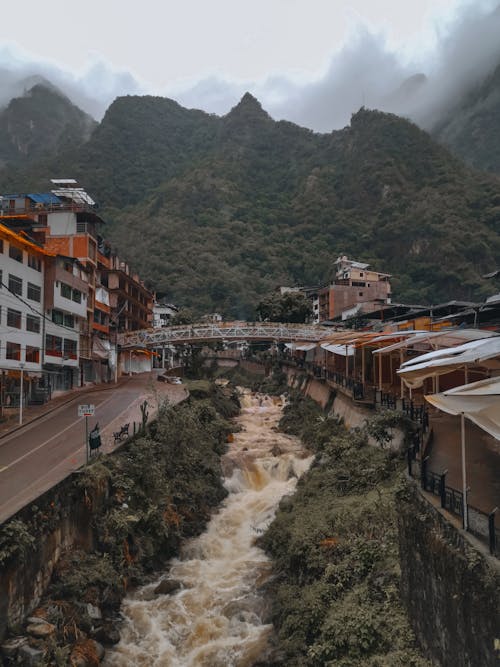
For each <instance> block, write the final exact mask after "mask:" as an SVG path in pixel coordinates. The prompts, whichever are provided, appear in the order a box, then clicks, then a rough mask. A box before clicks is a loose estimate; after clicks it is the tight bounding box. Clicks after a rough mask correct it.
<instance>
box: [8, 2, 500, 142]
mask: <svg viewBox="0 0 500 667" xmlns="http://www.w3.org/2000/svg"><path fill="white" fill-rule="evenodd" d="M4 4H5V6H3V7H2V25H3V27H4V29H3V30H2V39H1V40H0V81H1V83H2V84H3V85H2V86H0V104H5V103H6V102H7V101H8V99H9V98H10V97H12V95H15V94H19V93H20V92H21V91H22V89H23V87H24V88H25V87H26V85H27V84H26V81H25V79H26V78H27V77H31V76H33V75H39V76H44V77H47V78H49V79H50V80H51V81H53V82H54V83H55V84H56V85H58V86H59V87H60V88H62V89H63V90H64V91H65V92H66V93H67V94H68V95H69V96H70V97H71V98H72V99H73V100H74V101H75V102H77V103H78V104H79V105H80V106H82V107H83V108H85V109H86V110H87V111H89V112H90V113H92V114H93V115H94V116H95V117H97V118H99V117H101V116H102V114H103V112H104V111H105V109H106V107H107V106H108V105H109V103H110V102H111V101H112V100H113V99H114V97H116V95H119V94H134V93H152V94H157V95H167V96H169V97H173V98H174V99H177V100H178V101H179V102H180V103H182V104H184V105H186V106H190V107H197V108H203V109H205V110H207V111H210V112H215V113H226V112H227V111H228V110H229V109H230V108H231V107H232V106H234V104H235V103H236V102H237V101H238V99H239V98H240V97H241V95H242V94H243V93H244V92H245V91H246V90H249V91H250V92H252V93H253V94H255V95H256V96H257V97H258V98H259V99H260V100H261V102H262V104H263V106H264V107H265V108H266V109H267V110H268V111H269V112H270V113H271V115H273V116H274V117H275V118H287V119H290V120H293V121H295V122H298V123H300V124H302V125H305V126H307V127H312V128H313V129H317V130H321V131H328V130H331V129H334V128H337V127H342V126H343V125H345V124H346V123H347V122H348V120H349V117H350V114H351V113H352V112H353V111H355V110H356V109H357V108H359V107H360V106H361V105H362V104H365V105H366V106H368V107H377V108H383V109H386V110H391V111H395V112H398V113H402V114H405V115H410V116H411V117H414V118H416V119H417V120H419V121H420V122H422V124H425V123H427V124H429V123H430V122H431V121H430V120H429V119H431V118H432V116H433V114H434V113H435V111H436V109H438V108H439V107H440V106H442V105H443V104H445V103H448V102H449V100H450V99H454V98H456V97H457V96H458V95H459V94H460V92H461V91H462V90H463V88H464V86H466V85H469V84H470V82H472V81H475V80H477V79H478V77H480V76H483V75H484V74H485V73H486V72H488V70H490V69H491V68H492V67H493V66H494V65H495V64H498V63H499V62H500V39H499V35H500V10H499V6H500V0H350V1H349V2H347V1H345V0H178V1H174V0H85V2H84V3H80V4H78V5H75V4H71V3H68V2H67V1H66V2H62V1H61V0H45V1H44V2H43V3H42V2H40V1H39V0H16V1H15V2H9V3H4ZM419 74H424V75H425V78H424V77H422V76H415V75H419ZM411 77H413V78H411ZM408 79H409V81H408ZM405 81H406V82H407V83H405ZM401 86H402V87H401Z"/></svg>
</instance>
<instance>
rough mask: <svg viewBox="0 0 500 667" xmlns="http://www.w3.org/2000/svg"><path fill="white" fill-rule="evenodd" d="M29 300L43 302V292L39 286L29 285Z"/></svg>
mask: <svg viewBox="0 0 500 667" xmlns="http://www.w3.org/2000/svg"><path fill="white" fill-rule="evenodd" d="M28 299H31V301H38V303H40V301H41V300H42V290H41V288H40V287H39V286H38V285H33V283H28Z"/></svg>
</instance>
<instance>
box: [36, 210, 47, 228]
mask: <svg viewBox="0 0 500 667" xmlns="http://www.w3.org/2000/svg"><path fill="white" fill-rule="evenodd" d="M38 224H39V225H46V224H47V214H46V213H39V214H38Z"/></svg>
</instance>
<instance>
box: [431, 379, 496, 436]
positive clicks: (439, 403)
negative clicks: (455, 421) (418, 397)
mask: <svg viewBox="0 0 500 667" xmlns="http://www.w3.org/2000/svg"><path fill="white" fill-rule="evenodd" d="M425 400H426V401H428V402H429V403H430V404H431V405H433V406H434V407H436V408H438V409H439V410H442V411H443V412H447V413H448V414H451V415H460V414H463V415H464V416H465V417H467V419H470V421H471V422H474V424H477V426H479V428H482V429H483V431H486V432H487V433H489V434H490V435H492V436H493V437H494V438H496V439H497V440H500V378H489V379H488V380H480V381H479V382H472V383H471V384H466V385H463V386H462V387H455V388H454V389H450V390H449V391H443V392H441V393H440V394H432V395H430V396H426V397H425Z"/></svg>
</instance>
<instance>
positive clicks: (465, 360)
mask: <svg viewBox="0 0 500 667" xmlns="http://www.w3.org/2000/svg"><path fill="white" fill-rule="evenodd" d="M474 364H481V366H483V367H487V368H492V369H498V368H500V336H495V337H493V338H486V339H484V340H473V341H470V342H468V343H465V344H463V345H458V346H457V347H449V348H446V349H442V350H433V351H432V352H428V353H427V354H423V355H421V356H420V357H416V358H415V359H410V360H409V361H405V362H404V364H401V368H400V369H399V370H398V375H400V376H401V377H402V378H403V380H404V382H405V384H407V385H408V386H409V387H411V388H412V389H416V388H418V387H421V386H422V384H423V382H424V380H425V379H426V378H428V377H436V376H438V375H445V374H446V373H451V372H452V371H454V370H457V369H459V368H464V367H466V366H469V365H474Z"/></svg>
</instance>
